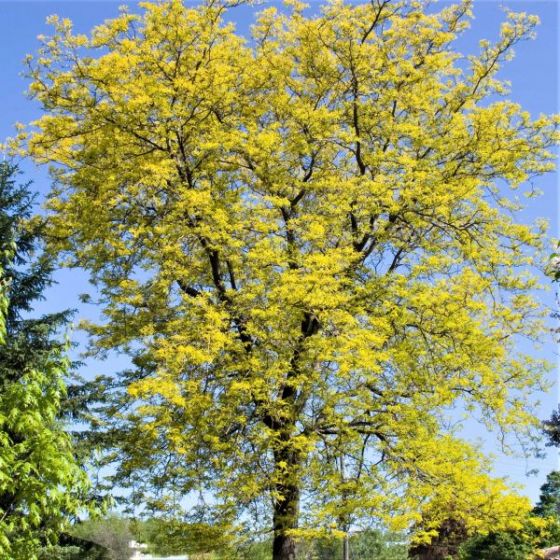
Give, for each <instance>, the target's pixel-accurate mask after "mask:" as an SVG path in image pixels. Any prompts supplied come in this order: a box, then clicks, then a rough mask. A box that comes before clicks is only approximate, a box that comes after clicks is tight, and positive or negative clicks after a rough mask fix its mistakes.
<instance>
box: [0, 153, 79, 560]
mask: <svg viewBox="0 0 560 560" xmlns="http://www.w3.org/2000/svg"><path fill="white" fill-rule="evenodd" d="M17 173H18V171H17V168H16V167H15V166H13V165H11V164H9V163H5V162H4V163H0V247H9V248H10V250H9V251H3V252H2V253H1V257H0V258H1V262H0V267H1V268H2V269H3V284H4V286H5V292H6V293H5V295H6V297H7V299H8V304H7V309H6V312H5V340H4V342H3V344H0V559H1V560H33V559H34V558H36V557H37V553H38V551H39V550H40V548H41V547H42V546H44V545H45V544H49V543H52V542H54V541H55V540H56V537H57V535H58V534H59V533H60V532H61V531H62V530H63V528H64V526H65V524H66V523H67V521H68V520H69V519H70V518H72V517H73V516H75V515H76V513H77V512H78V510H79V509H80V506H81V503H82V498H83V492H84V490H85V487H86V477H85V475H84V473H83V472H82V470H81V469H80V468H79V467H78V466H77V463H76V461H75V457H74V454H73V450H72V446H71V441H70V438H69V437H68V435H67V434H66V433H65V431H64V429H63V426H62V424H61V421H60V416H61V407H62V403H63V400H64V398H65V384H64V378H65V375H66V371H67V369H68V362H67V359H66V357H65V350H66V345H65V343H64V341H63V340H62V339H61V331H62V329H63V328H64V327H65V325H66V324H67V321H68V318H69V315H68V313H67V312H62V313H54V314H47V315H43V316H40V317H32V316H30V314H31V313H32V311H33V307H34V305H35V303H36V302H37V300H39V299H41V298H42V297H43V292H44V290H45V289H46V288H47V287H48V286H49V285H50V284H51V278H50V275H51V272H52V267H51V264H50V262H49V261H48V259H47V258H46V257H45V256H44V255H43V254H42V253H41V251H40V245H41V226H40V225H33V224H32V223H31V222H29V218H30V217H31V212H32V205H33V197H32V195H31V194H30V191H29V187H28V185H23V186H19V185H18V184H17V183H16V176H17Z"/></svg>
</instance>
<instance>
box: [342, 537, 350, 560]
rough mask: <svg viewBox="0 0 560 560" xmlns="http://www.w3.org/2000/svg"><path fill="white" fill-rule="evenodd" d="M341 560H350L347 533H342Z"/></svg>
mask: <svg viewBox="0 0 560 560" xmlns="http://www.w3.org/2000/svg"><path fill="white" fill-rule="evenodd" d="M342 560H350V537H349V535H348V533H346V534H345V535H344V540H343V541H342Z"/></svg>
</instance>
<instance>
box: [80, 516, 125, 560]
mask: <svg viewBox="0 0 560 560" xmlns="http://www.w3.org/2000/svg"><path fill="white" fill-rule="evenodd" d="M72 535H73V536H74V537H79V538H80V539H83V540H86V541H89V542H92V543H95V544H97V545H99V546H101V547H103V549H105V550H107V551H108V554H107V555H106V556H104V558H107V559H110V560H128V559H129V558H130V555H131V550H130V548H129V546H128V545H129V543H130V541H133V540H135V538H134V533H133V530H132V523H131V521H130V520H128V519H126V518H123V517H118V516H116V515H112V516H109V517H107V518H96V519H88V520H86V521H83V522H81V523H77V524H76V525H74V527H73V528H72Z"/></svg>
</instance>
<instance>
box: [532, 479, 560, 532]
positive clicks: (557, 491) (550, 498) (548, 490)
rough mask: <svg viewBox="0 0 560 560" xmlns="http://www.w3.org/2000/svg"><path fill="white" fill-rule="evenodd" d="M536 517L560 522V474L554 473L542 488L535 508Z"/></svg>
mask: <svg viewBox="0 0 560 560" xmlns="http://www.w3.org/2000/svg"><path fill="white" fill-rule="evenodd" d="M534 512H535V514H536V515H540V516H543V517H547V516H550V517H555V518H556V519H557V520H559V521H560V472H559V471H552V472H550V473H548V475H547V476H546V482H545V483H544V484H543V485H542V486H541V494H540V497H539V501H538V502H537V505H536V506H535V508H534Z"/></svg>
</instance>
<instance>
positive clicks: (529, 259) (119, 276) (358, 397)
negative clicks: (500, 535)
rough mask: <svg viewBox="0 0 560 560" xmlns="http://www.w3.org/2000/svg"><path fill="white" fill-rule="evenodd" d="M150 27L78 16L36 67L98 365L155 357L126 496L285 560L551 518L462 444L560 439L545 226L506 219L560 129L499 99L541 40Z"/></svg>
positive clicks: (41, 153) (361, 18) (139, 385)
mask: <svg viewBox="0 0 560 560" xmlns="http://www.w3.org/2000/svg"><path fill="white" fill-rule="evenodd" d="M141 7H142V13H141V14H140V15H137V14H132V13H128V12H126V11H124V12H123V13H122V14H121V16H120V17H118V18H116V19H113V20H109V21H107V22H106V23H104V24H103V25H100V26H98V27H96V28H95V29H93V30H92V32H91V34H90V35H87V36H86V35H81V34H75V33H74V32H73V30H72V23H71V22H70V21H68V20H63V19H58V18H56V17H54V18H52V20H51V23H52V24H53V26H54V31H53V34H52V36H50V37H45V38H43V42H42V47H41V49H40V53H39V55H38V56H37V57H36V58H34V59H33V58H30V74H31V76H32V79H33V84H32V86H31V92H32V94H33V95H34V96H35V98H36V99H38V100H39V101H40V102H41V103H42V105H43V107H44V109H45V115H44V116H43V117H41V118H40V119H39V120H38V121H36V122H35V123H34V127H35V128H34V130H33V131H32V132H31V133H30V134H29V137H28V144H27V146H28V150H29V152H30V153H31V154H32V155H33V157H34V158H35V159H36V161H38V162H43V163H50V164H53V165H52V173H53V177H54V178H55V180H56V187H55V188H54V190H53V191H52V193H51V196H50V199H49V202H48V207H49V209H50V215H49V225H48V231H49V236H50V239H51V240H52V244H51V248H52V250H53V251H55V252H56V251H61V252H63V253H64V254H65V255H66V256H67V259H66V262H67V264H69V265H78V266H81V267H84V268H85V269H87V270H88V271H90V273H91V278H92V280H93V282H94V283H95V284H96V285H97V287H98V290H99V294H97V295H98V301H99V302H100V304H101V306H102V309H103V313H104V317H105V321H103V322H101V323H99V324H91V325H89V330H90V332H91V334H92V336H93V339H92V340H93V345H94V347H95V348H96V349H97V350H98V351H100V352H103V351H105V350H118V351H121V352H125V353H128V354H129V355H130V357H131V364H132V365H131V367H130V368H129V369H128V370H127V371H125V372H123V374H122V375H121V376H120V380H119V382H114V383H113V384H112V385H111V387H108V391H109V390H112V391H113V396H114V399H115V400H114V406H113V407H110V408H109V409H108V411H107V412H108V417H109V416H110V417H111V418H112V420H111V426H112V431H111V430H109V433H107V434H106V435H107V441H108V446H109V448H110V449H109V458H110V459H115V460H116V462H117V466H116V467H115V468H116V474H115V477H114V481H115V483H119V484H122V485H127V486H128V487H129V488H130V489H131V491H132V496H133V497H136V498H137V499H138V501H139V502H140V501H142V502H143V503H146V504H147V507H148V508H154V509H163V510H169V509H172V508H173V507H175V506H177V507H180V506H182V505H185V504H186V503H190V504H192V503H193V501H195V500H196V497H197V496H198V497H199V498H200V507H196V506H192V507H190V506H189V507H190V509H191V511H194V512H195V513H200V514H201V515H202V516H207V517H212V518H213V517H214V516H216V518H217V519H219V520H220V522H221V523H225V525H224V527H227V526H228V524H229V526H231V527H234V526H239V525H243V524H244V523H246V522H247V520H248V519H249V518H250V515H251V514H254V517H255V519H258V520H259V521H260V523H261V524H263V525H265V526H271V527H272V528H273V529H274V534H275V538H274V545H273V548H274V559H275V560H279V559H292V558H293V557H294V554H295V552H294V547H295V544H294V543H295V541H294V539H295V538H296V537H297V536H298V535H300V536H301V535H309V534H310V532H311V533H312V534H316V533H321V532H330V531H335V532H336V530H337V529H341V530H346V528H347V527H348V523H350V522H351V523H354V524H359V522H360V520H363V519H368V518H371V517H372V516H373V517H374V518H376V519H378V520H380V521H381V522H384V523H388V524H389V525H391V526H392V527H393V528H394V529H402V528H406V527H409V526H410V525H411V524H413V523H414V522H415V521H419V513H418V512H419V511H420V510H422V511H423V512H424V513H425V517H426V519H430V520H431V521H430V523H432V525H431V526H430V527H424V530H423V531H424V534H425V535H427V536H429V535H430V534H431V532H432V531H434V530H435V529H437V527H438V526H439V524H441V523H442V522H443V521H444V520H445V519H447V518H449V517H450V516H454V515H460V517H461V519H462V520H464V523H465V526H466V527H467V530H469V531H470V530H473V529H474V528H483V527H488V526H492V527H493V528H499V527H504V528H507V527H512V526H513V527H515V526H516V524H518V523H519V521H518V520H519V519H520V516H522V515H523V514H524V513H525V512H526V511H527V510H528V509H529V504H528V501H527V500H525V499H523V498H521V497H519V496H516V495H514V494H512V493H510V492H509V490H508V488H507V486H506V484H505V483H504V481H502V480H496V479H493V478H491V477H490V476H489V474H488V470H489V463H488V462H487V461H486V460H485V459H484V457H483V456H482V455H481V454H480V453H479V452H478V451H477V450H476V449H475V448H474V447H473V446H472V445H471V444H469V443H468V442H466V441H463V440H462V439H461V438H460V437H459V435H458V434H456V433H455V432H454V430H453V429H451V428H450V427H449V425H450V422H449V421H448V420H449V414H450V410H451V409H452V408H453V407H459V408H461V409H463V410H468V411H470V412H472V414H473V415H475V416H478V417H479V418H480V419H481V420H482V421H483V422H485V423H486V425H488V426H489V427H491V428H492V429H494V428H497V429H498V430H499V431H500V432H501V433H502V434H503V437H504V441H506V442H507V434H510V433H512V432H513V431H515V432H517V435H518V436H521V437H523V435H524V434H526V433H527V432H528V430H530V429H531V428H532V427H534V426H535V425H536V420H535V418H534V416H533V415H532V410H531V402H532V395H533V394H534V392H535V391H537V390H538V389H540V388H541V387H542V380H543V371H544V368H545V364H543V363H542V362H541V361H539V360H537V359H534V358H531V357H530V356H529V355H525V354H523V352H522V350H521V347H520V346H519V345H518V344H517V341H518V340H519V337H527V338H528V339H530V340H533V341H537V340H541V338H542V336H543V333H544V332H545V329H544V327H543V322H542V319H543V317H544V310H543V308H542V307H541V306H540V304H539V303H538V301H535V299H534V298H533V295H532V294H533V291H534V289H535V288H536V286H537V281H536V280H535V278H534V277H533V276H532V275H531V269H532V267H534V266H535V265H536V264H538V262H539V250H540V248H541V247H542V245H543V233H544V231H545V226H544V225H543V224H542V223H540V222H539V223H536V224H534V225H524V224H521V223H518V221H516V218H515V211H516V210H517V209H518V206H517V204H516V203H514V202H512V199H511V198H508V197H507V196H506V195H507V192H509V189H510V188H511V189H516V188H521V185H522V184H523V182H524V181H526V180H527V179H529V178H531V177H533V176H534V175H538V174H540V173H544V172H547V171H549V170H551V169H553V166H554V165H553V161H552V160H553V154H552V151H551V149H552V147H553V145H554V144H555V143H556V142H557V141H558V132H557V126H558V123H559V120H558V118H556V117H547V116H544V115H541V116H538V117H536V118H533V117H531V115H530V114H529V113H527V112H526V111H524V110H523V109H522V108H521V107H520V106H519V105H517V104H515V103H512V102H510V101H508V100H507V99H506V98H505V97H504V96H505V95H507V86H506V83H504V82H502V81H500V80H499V79H498V78H497V72H498V69H499V68H500V66H501V64H502V63H503V62H504V61H506V60H507V59H508V57H509V56H510V55H511V52H512V47H513V46H514V45H515V44H516V43H517V42H519V41H521V40H524V39H526V38H528V37H530V36H531V34H532V33H533V29H534V27H535V25H536V23H537V20H536V18H534V17H532V16H529V15H526V14H522V13H520V14H517V13H508V14H507V20H506V21H505V22H504V24H503V25H502V28H501V33H500V38H499V39H498V40H497V42H495V43H491V42H489V41H482V42H481V44H480V53H479V54H478V55H476V56H469V57H466V58H465V57H462V56H461V55H460V53H458V52H456V50H455V47H454V40H455V38H456V37H457V36H458V35H459V34H461V33H462V32H463V31H464V30H465V29H466V28H467V27H468V25H469V21H470V16H471V12H470V5H469V3H468V2H464V3H461V4H457V5H450V6H446V7H444V8H443V9H441V10H440V11H433V10H432V9H428V6H427V4H426V3H424V2H409V1H394V2H388V1H382V0H375V1H372V2H369V3H364V4H346V3H343V2H341V1H338V0H337V1H333V2H331V3H328V4H326V5H324V6H323V7H321V9H320V10H314V11H312V12H309V11H306V10H305V6H304V5H302V4H299V3H298V2H297V1H291V2H289V3H288V7H287V9H286V10H278V9H276V8H267V9H264V10H263V11H262V12H260V14H259V15H258V18H257V21H256V23H255V25H254V26H253V29H252V37H251V39H250V40H247V39H245V38H243V37H241V36H240V35H239V34H237V33H236V32H235V29H234V26H233V25H232V24H231V23H227V22H226V19H225V13H226V7H225V5H224V4H222V3H219V2H206V3H204V4H202V5H200V6H185V5H183V3H182V2H180V1H179V0H170V1H164V2H158V3H144V4H142V5H141ZM185 500H187V501H186V502H185ZM234 524H237V525H234Z"/></svg>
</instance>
